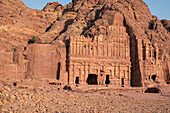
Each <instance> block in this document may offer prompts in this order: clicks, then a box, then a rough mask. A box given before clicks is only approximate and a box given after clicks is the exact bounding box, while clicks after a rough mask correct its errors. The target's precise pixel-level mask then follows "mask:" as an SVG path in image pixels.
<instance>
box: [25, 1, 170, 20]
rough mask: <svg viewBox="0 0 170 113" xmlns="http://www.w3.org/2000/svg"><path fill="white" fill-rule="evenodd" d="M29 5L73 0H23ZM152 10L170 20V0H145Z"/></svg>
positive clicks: (39, 5) (160, 17) (66, 2)
mask: <svg viewBox="0 0 170 113" xmlns="http://www.w3.org/2000/svg"><path fill="white" fill-rule="evenodd" d="M22 1H23V2H24V3H25V4H26V5H27V6H28V7H30V8H33V9H40V10H41V9H42V8H43V7H44V6H45V5H46V4H47V3H48V2H54V1H58V2H59V3H61V4H62V5H66V4H68V3H70V2H71V1H72V0H22ZM143 1H144V2H145V3H146V4H147V5H148V6H149V9H150V10H151V13H152V15H156V16H157V17H158V18H159V19H168V20H170V0H143Z"/></svg>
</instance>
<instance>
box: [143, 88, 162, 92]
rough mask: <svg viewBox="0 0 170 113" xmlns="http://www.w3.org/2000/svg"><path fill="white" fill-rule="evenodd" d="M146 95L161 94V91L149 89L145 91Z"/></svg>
mask: <svg viewBox="0 0 170 113" xmlns="http://www.w3.org/2000/svg"><path fill="white" fill-rule="evenodd" d="M145 93H161V90H160V89H158V88H155V87H152V88H148V89H147V90H145Z"/></svg>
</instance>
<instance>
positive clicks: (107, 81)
mask: <svg viewBox="0 0 170 113" xmlns="http://www.w3.org/2000/svg"><path fill="white" fill-rule="evenodd" d="M105 84H110V80H109V75H106V81H105Z"/></svg>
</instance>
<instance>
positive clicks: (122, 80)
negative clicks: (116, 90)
mask: <svg viewBox="0 0 170 113" xmlns="http://www.w3.org/2000/svg"><path fill="white" fill-rule="evenodd" d="M121 85H122V87H124V78H122V79H121Z"/></svg>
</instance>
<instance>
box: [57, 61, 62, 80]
mask: <svg viewBox="0 0 170 113" xmlns="http://www.w3.org/2000/svg"><path fill="white" fill-rule="evenodd" d="M60 68H61V63H60V62H58V69H57V80H59V79H60Z"/></svg>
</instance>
